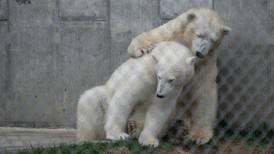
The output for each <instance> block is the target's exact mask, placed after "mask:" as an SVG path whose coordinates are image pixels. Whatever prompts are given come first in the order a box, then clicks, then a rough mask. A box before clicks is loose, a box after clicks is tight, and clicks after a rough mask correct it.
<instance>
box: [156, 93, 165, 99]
mask: <svg viewBox="0 0 274 154" xmlns="http://www.w3.org/2000/svg"><path fill="white" fill-rule="evenodd" d="M156 96H157V97H159V98H164V97H165V96H164V95H159V94H157V95H156Z"/></svg>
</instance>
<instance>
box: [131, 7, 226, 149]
mask: <svg viewBox="0 0 274 154" xmlns="http://www.w3.org/2000/svg"><path fill="white" fill-rule="evenodd" d="M229 31H230V28H229V27H227V26H225V25H224V22H223V20H222V19H221V18H220V17H219V16H218V14H217V13H216V12H215V11H213V10H211V9H208V8H193V9H190V10H188V11H186V12H185V13H183V14H181V15H180V16H178V17H176V18H175V19H173V20H171V21H169V22H167V23H166V24H164V25H162V26H160V27H158V28H155V29H152V30H151V31H148V32H144V33H142V34H140V35H138V36H137V37H135V38H134V39H133V40H132V41H131V43H130V45H129V47H128V54H129V55H130V56H131V57H133V58H137V57H140V56H142V55H144V54H147V53H149V52H150V51H151V49H153V47H154V44H155V43H158V42H161V41H167V40H169V41H176V42H179V43H182V44H184V45H185V46H186V47H188V48H189V49H190V50H191V51H192V53H193V54H195V55H196V57H198V58H199V60H198V62H197V63H196V65H195V71H196V73H195V76H194V78H193V79H192V81H190V83H189V84H188V93H186V91H184V92H183V93H182V94H181V95H180V97H179V99H178V104H179V105H178V107H177V112H178V114H177V115H176V116H174V119H175V120H183V121H185V122H186V123H189V129H188V130H189V133H188V138H189V139H190V140H193V141H195V142H196V143H198V144H204V143H206V142H208V141H209V140H210V139H211V138H212V136H213V125H214V121H215V117H216V108H217V84H216V81H215V80H216V76H217V65H216V61H217V53H216V52H215V49H216V48H217V47H218V46H219V44H220V43H221V42H222V40H223V37H224V36H225V35H226V34H228V33H229ZM139 114H141V113H139ZM132 120H133V121H138V120H139V119H137V120H136V119H135V120H134V119H132ZM178 132H182V131H178ZM177 136H180V134H177Z"/></svg>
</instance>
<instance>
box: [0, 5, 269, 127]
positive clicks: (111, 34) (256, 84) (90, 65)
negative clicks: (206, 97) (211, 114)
mask: <svg viewBox="0 0 274 154" xmlns="http://www.w3.org/2000/svg"><path fill="white" fill-rule="evenodd" d="M247 2H248V3H247ZM197 6H206V7H210V8H213V9H215V10H217V11H218V12H219V13H220V15H221V16H222V17H224V19H225V21H226V22H227V24H228V25H229V26H231V28H232V33H231V34H230V35H229V37H227V38H226V39H225V40H224V42H223V44H222V46H221V47H220V48H219V49H218V50H219V52H220V54H219V55H220V56H219V66H220V73H219V74H220V75H219V79H218V82H219V91H220V95H219V104H220V108H219V115H218V116H219V119H222V118H226V119H227V120H228V121H230V122H231V123H240V124H243V125H244V124H245V122H249V121H250V122H252V121H255V122H257V121H258V120H260V121H261V122H263V121H266V122H267V123H269V124H272V126H273V127H274V121H273V120H272V119H273V118H274V107H271V105H272V104H273V103H274V102H273V100H274V96H273V93H274V89H273V83H274V81H273V78H274V71H273V66H274V64H273V61H274V54H273V52H274V35H273V30H274V28H273V24H274V1H273V0H262V1H257V0H251V1H250V0H239V1H234V0H115V1H110V0H78V1H75V0H0V72H1V73H0V93H1V95H0V126H25V127H74V126H75V119H76V115H75V113H76V103H77V100H78V98H79V95H80V94H81V93H82V92H83V91H84V90H85V89H87V88H90V87H92V86H94V85H99V84H102V83H103V82H105V81H106V80H107V78H108V77H109V75H110V74H111V72H112V71H113V70H114V69H115V68H116V67H117V66H118V65H119V64H121V63H122V62H123V61H124V60H126V59H127V58H128V57H127V54H126V48H127V46H128V45H129V43H130V40H131V38H132V37H134V36H135V35H137V34H139V33H141V32H143V31H146V30H149V29H151V28H153V27H156V26H158V25H160V24H161V23H164V22H166V21H168V20H170V19H172V18H174V17H175V16H177V15H178V14H180V13H181V12H183V11H185V10H187V9H188V8H191V7H197ZM257 110H258V111H257ZM250 113H252V114H250Z"/></svg>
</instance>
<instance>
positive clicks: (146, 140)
mask: <svg viewBox="0 0 274 154" xmlns="http://www.w3.org/2000/svg"><path fill="white" fill-rule="evenodd" d="M138 141H139V143H140V144H141V145H150V146H153V147H158V146H159V140H158V139H157V138H156V137H153V136H151V135H145V134H143V133H142V134H141V135H140V137H139V139H138Z"/></svg>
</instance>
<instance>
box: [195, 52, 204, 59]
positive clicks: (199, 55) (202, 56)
mask: <svg viewBox="0 0 274 154" xmlns="http://www.w3.org/2000/svg"><path fill="white" fill-rule="evenodd" d="M196 56H197V57H198V58H204V55H203V54H202V53H201V52H196Z"/></svg>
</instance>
